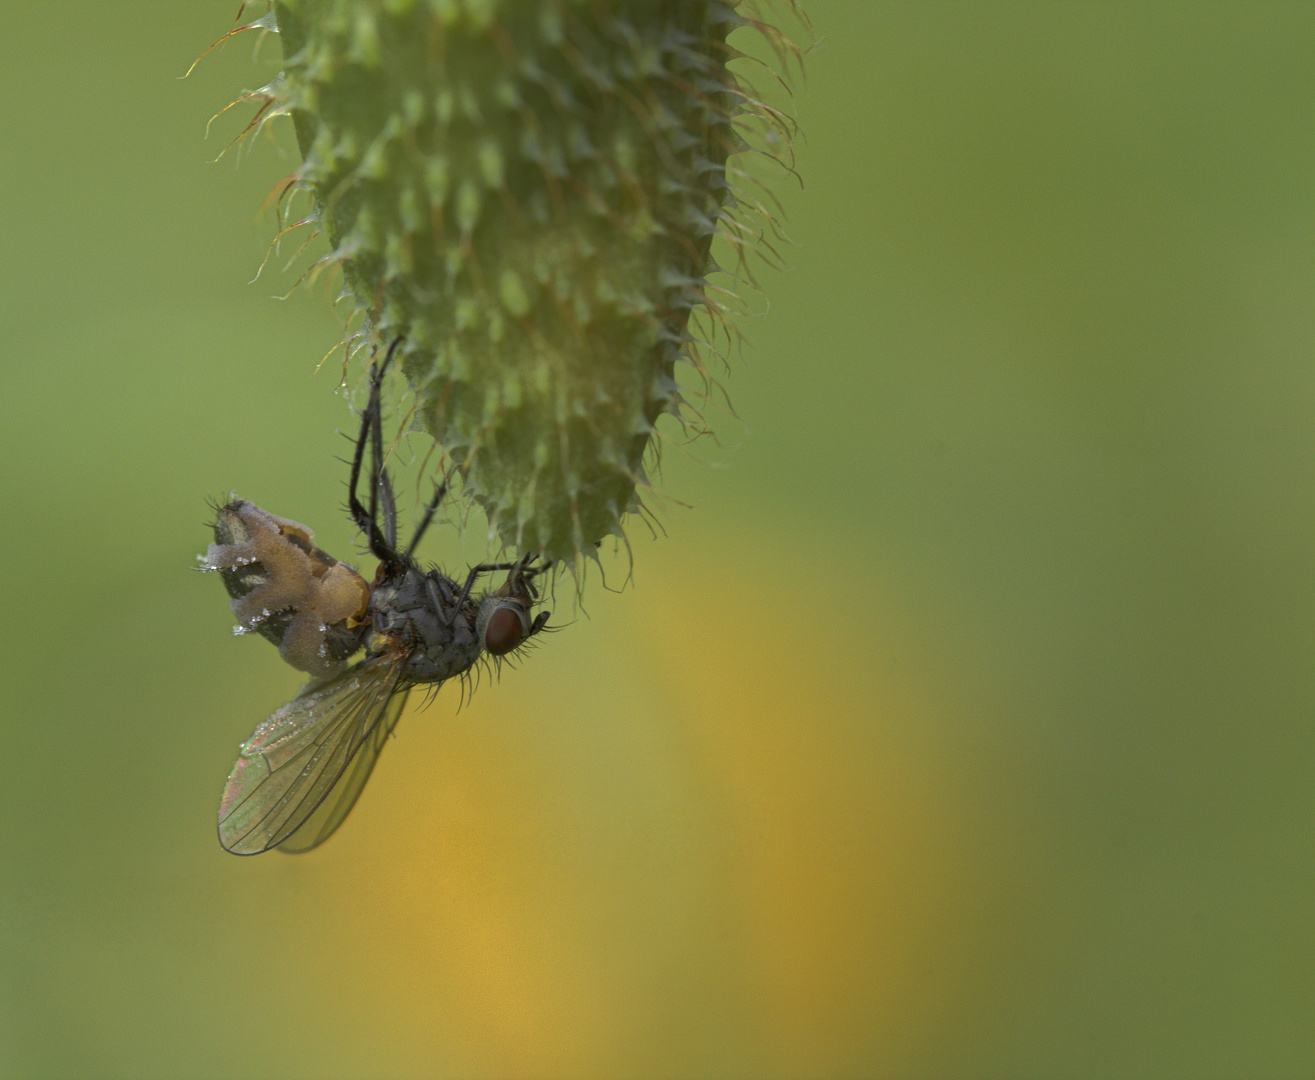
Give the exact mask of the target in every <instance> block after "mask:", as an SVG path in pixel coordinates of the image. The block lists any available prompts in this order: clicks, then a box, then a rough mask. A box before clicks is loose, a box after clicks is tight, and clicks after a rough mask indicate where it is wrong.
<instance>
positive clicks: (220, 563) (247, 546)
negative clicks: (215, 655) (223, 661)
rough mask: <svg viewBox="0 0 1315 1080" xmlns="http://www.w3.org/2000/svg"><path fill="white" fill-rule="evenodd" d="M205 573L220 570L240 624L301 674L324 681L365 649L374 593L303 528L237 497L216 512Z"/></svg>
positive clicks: (362, 579)
mask: <svg viewBox="0 0 1315 1080" xmlns="http://www.w3.org/2000/svg"><path fill="white" fill-rule="evenodd" d="M214 533H215V543H213V544H211V545H210V547H209V550H207V552H206V555H205V559H204V565H203V566H202V567H201V569H203V570H218V571H220V572H221V573H220V576H221V577H222V578H223V581H224V586H225V588H227V589H228V594H229V596H231V597H232V598H233V600H232V603H231V604H230V605H229V606H230V607H232V609H233V614H234V615H236V616H237V619H238V629H239V632H249V631H255V632H256V633H259V634H261V635H262V636H263V637H265V638H266V639H268V640H269V641H272V642H273V643H274V644H275V645H277V646H278V650H279V655H281V656H282V657H283V659H284V660H286V661H287V662H288V663H289V664H291V665H292V666H293V667H295V668H297V669H298V670H299V671H305V672H308V673H309V674H311V675H315V676H318V677H324V676H326V675H332V674H334V673H335V672H337V671H339V670H341V668H342V665H343V661H345V660H346V659H347V658H348V657H349V656H351V655H352V653H354V652H356V650H357V649H359V648H360V647H361V639H362V636H363V634H364V631H365V625H364V621H363V617H364V615H365V612H366V608H367V605H368V604H369V600H370V588H369V586H368V585H367V584H366V583H365V579H364V578H362V577H361V576H360V575H359V574H358V573H357V572H356V571H355V570H353V569H352V568H351V567H350V566H348V565H347V564H346V563H343V562H339V561H338V560H337V559H335V558H333V556H331V555H329V554H328V553H327V552H324V551H322V550H320V549H319V548H317V547H315V545H314V544H313V543H311V538H312V536H313V535H314V534H313V533H311V531H310V530H309V529H308V528H306V526H304V525H299V524H298V523H297V522H295V521H289V520H288V519H286V518H279V517H275V516H274V515H273V514H270V513H267V512H266V511H264V510H262V509H261V508H260V507H258V506H256V505H255V503H251V502H247V501H246V500H244V499H234V500H233V501H231V502H229V503H228V504H227V505H225V506H221V507H219V508H218V509H217V512H216V515H215V525H214Z"/></svg>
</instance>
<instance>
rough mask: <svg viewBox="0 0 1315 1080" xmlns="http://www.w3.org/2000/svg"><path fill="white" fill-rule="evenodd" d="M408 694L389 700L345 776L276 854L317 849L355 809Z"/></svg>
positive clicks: (396, 694)
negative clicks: (380, 717) (353, 808)
mask: <svg viewBox="0 0 1315 1080" xmlns="http://www.w3.org/2000/svg"><path fill="white" fill-rule="evenodd" d="M408 693H410V688H409V687H407V688H405V689H402V690H398V691H397V692H396V693H394V694H393V696H392V697H391V698H389V699H388V704H387V705H386V706H385V707H384V714H383V718H382V719H381V720H380V721H379V722H378V723H377V724H375V725H374V731H373V732H371V733H370V735H368V736H367V737H366V739H365V742H364V744H363V745H362V746H361V748H360V749H359V750H357V751H356V756H355V757H354V758H353V759H352V762H351V764H350V765H348V766H347V774H346V775H345V776H344V777H343V778H342V779H341V780H339V781H338V783H337V784H336V785H335V786H334V788H333V789H332V790H331V791H330V792H329V794H328V795H327V796H326V797H325V799H324V801H323V802H321V803H320V805H319V806H318V807H317V808H316V809H315V810H314V811H313V812H312V813H311V816H310V817H308V818H307V819H306V821H305V822H304V823H303V824H302V825H301V827H300V828H298V829H297V831H296V832H295V833H293V834H292V835H291V836H289V837H288V838H287V839H286V840H284V841H283V843H281V844H280V845H279V851H283V852H286V853H287V854H289V855H300V854H301V853H302V852H303V851H310V849H311V848H315V847H319V846H320V845H321V844H322V843H324V841H326V840H327V839H328V838H329V837H330V836H332V835H333V834H334V832H335V831H336V830H337V828H338V826H339V825H341V824H342V823H343V822H344V821H345V820H346V819H347V815H348V814H350V813H351V811H352V807H353V806H355V805H356V800H357V799H358V798H360V795H361V791H362V789H364V787H365V782H366V781H367V780H369V779H370V773H372V772H373V771H374V763H375V762H376V761H378V760H379V753H380V751H382V750H383V748H384V746H385V744H386V743H387V742H388V737H389V736H390V735H391V734H392V733H393V728H395V727H397V721H398V720H399V719H400V718H401V716H402V709H403V708H404V707H405V706H406V696H407V694H408Z"/></svg>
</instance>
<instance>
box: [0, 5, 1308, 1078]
mask: <svg viewBox="0 0 1315 1080" xmlns="http://www.w3.org/2000/svg"><path fill="white" fill-rule="evenodd" d="M236 6H237V5H236V3H234V2H233V0H224V2H222V3H211V2H193V3H188V4H178V3H160V2H156V3H144V2H142V3H131V4H100V3H65V2H51V3H41V4H15V3H5V4H4V25H5V33H4V34H3V36H0V55H2V56H3V60H2V62H0V86H2V88H3V93H2V94H0V100H3V102H4V105H3V116H4V125H3V126H4V139H3V142H4V146H3V151H2V152H0V275H2V276H3V282H4V287H3V289H0V312H3V322H4V325H5V327H6V330H5V334H4V339H3V340H4V344H3V346H0V350H2V351H0V373H2V374H3V379H2V380H0V478H2V479H0V526H2V528H0V545H2V546H3V547H2V550H3V560H2V562H0V565H3V569H4V581H5V584H4V586H3V591H2V593H0V595H3V597H4V601H5V602H4V610H5V614H6V623H7V627H8V635H7V636H8V640H7V645H6V647H5V649H4V651H3V654H0V701H2V702H3V706H2V707H0V717H3V725H4V732H5V746H6V750H5V770H4V771H5V773H6V777H5V780H4V783H3V784H0V1074H3V1075H5V1076H15V1077H86V1076H97V1077H125V1078H142V1077H276V1076H277V1077H380V1076H391V1077H441V1076H453V1077H603V1076H635V1077H648V1076H652V1077H672V1076H698V1077H718V1076H726V1077H731V1076H734V1077H764V1078H767V1077H802V1076H809V1077H903V1078H919V1077H1051V1078H1061V1077H1083V1078H1090V1077H1124V1076H1157V1077H1197V1078H1200V1077H1236V1076H1257V1077H1259V1076H1265V1077H1304V1076H1311V1075H1313V1074H1315V1064H1312V1063H1313V1062H1315V1023H1312V1017H1313V1016H1315V930H1313V929H1312V928H1313V925H1315V800H1313V796H1312V779H1315V724H1312V706H1313V705H1315V680H1313V675H1315V665H1312V662H1311V660H1312V651H1313V650H1315V633H1313V631H1315V589H1313V588H1312V583H1313V582H1315V573H1313V570H1315V7H1312V5H1310V4H1307V3H1265V2H1261V0H1246V2H1242V3H1228V4H1219V3H1206V2H1195V0H1194V2H1191V3H1160V2H1151V0H1144V2H1141V3H1137V4H1124V3H1063V4H1059V3H1054V4H1048V3H1027V4H1014V3H979V4H970V3H952V4H941V3H935V2H929V0H916V2H912V3H883V2H876V0H849V2H842V0H810V3H809V4H808V9H809V12H810V15H811V18H812V22H813V26H814V35H815V37H816V38H817V39H818V40H819V44H818V45H817V47H816V48H815V49H814V51H813V53H812V55H811V56H810V58H809V61H808V65H807V68H808V74H807V81H806V83H800V84H797V89H796V94H795V106H794V107H795V109H796V110H797V114H798V116H799V119H800V120H801V122H802V124H803V127H804V130H805V132H806V139H804V140H801V141H800V143H799V146H798V149H799V154H800V169H801V172H802V174H803V177H804V183H805V188H806V190H800V188H799V186H798V185H797V184H794V185H792V184H791V183H789V182H786V183H782V184H781V185H779V186H780V190H781V194H782V198H783V201H784V202H785V204H786V209H787V211H788V214H789V219H790V220H789V230H790V232H791V235H792V237H793V239H794V241H795V246H794V247H792V248H790V249H788V250H787V251H786V253H785V258H786V261H787V263H788V270H787V272H785V273H770V272H768V273H765V274H764V275H763V284H764V288H765V294H766V299H767V300H768V301H769V302H770V311H769V312H768V313H766V314H765V315H762V316H761V317H753V318H750V319H747V320H745V321H744V322H743V323H742V328H743V331H744V334H745V337H746V339H747V348H746V350H745V354H744V356H743V358H742V359H740V360H738V361H737V362H736V366H735V369H734V371H733V374H731V375H730V376H729V377H728V379H727V380H726V382H727V385H728V389H729V391H730V394H731V397H732V399H733V401H734V404H735V407H736V410H737V412H738V414H739V416H740V417H741V418H742V420H743V422H742V423H741V422H737V421H735V420H734V419H733V418H729V417H727V418H723V422H722V424H721V433H722V436H723V444H724V445H723V446H721V447H718V446H714V445H711V444H706V445H705V444H697V445H695V446H693V447H689V448H681V447H679V446H672V447H669V448H668V451H667V453H666V456H665V469H664V478H663V490H664V491H666V492H668V493H669V494H670V495H672V496H673V497H675V498H678V499H680V500H683V501H684V502H687V503H690V504H692V508H684V507H681V506H676V505H674V504H673V505H672V507H671V509H670V510H669V512H668V513H667V514H666V516H665V518H664V524H665V528H666V530H667V535H666V536H665V537H660V538H659V539H657V540H653V539H651V538H650V537H649V536H648V535H647V533H646V532H645V531H644V529H643V528H642V526H637V527H636V528H635V529H634V530H632V540H633V548H634V578H633V584H632V585H631V586H630V587H628V588H627V589H625V590H624V591H623V592H620V593H612V592H609V591H607V590H605V589H603V588H601V587H600V584H601V583H600V581H599V580H598V579H597V578H596V577H595V578H593V579H591V581H590V583H589V585H588V587H587V589H586V594H585V604H584V609H585V610H584V611H582V612H577V611H575V610H574V609H573V607H572V605H571V603H570V599H569V596H563V595H560V594H559V596H558V601H557V605H556V607H557V609H558V610H559V611H560V612H561V615H562V618H561V619H559V620H558V621H563V622H565V621H568V620H571V621H570V625H568V626H566V627H565V628H564V629H563V630H562V631H561V632H560V633H559V634H557V635H555V636H553V637H551V638H550V639H549V640H547V641H545V642H544V644H543V646H542V648H540V649H539V650H538V651H537V652H536V653H535V654H534V655H532V656H530V657H529V658H528V659H527V660H526V662H525V663H524V664H523V665H522V666H521V668H520V669H519V670H515V671H508V672H506V673H504V676H503V678H502V679H501V682H500V683H498V684H497V685H492V686H491V685H487V684H486V685H484V686H482V687H481V688H480V690H479V692H478V693H477V694H476V695H475V696H474V700H473V702H472V703H471V704H470V705H469V706H468V707H466V708H464V709H463V710H461V711H458V710H457V698H458V695H457V694H456V693H455V692H454V690H453V688H449V689H448V690H445V691H444V692H443V693H441V694H440V695H439V696H438V698H437V700H436V701H435V702H434V703H433V704H432V705H430V706H429V707H428V708H427V709H426V710H423V711H412V712H410V713H408V715H407V716H406V717H405V718H404V720H403V722H402V724H401V726H400V728H399V732H398V737H397V739H396V740H395V742H394V743H393V744H392V745H391V747H390V748H389V750H388V752H387V753H386V754H385V755H384V757H383V759H382V761H381V763H380V766H379V768H378V770H377V771H376V773H375V776H374V779H373V780H372V781H371V784H370V787H369V790H368V791H367V792H366V794H365V797H364V798H363V799H362V801H361V803H360V805H359V806H358V807H357V809H356V811H355V812H354V814H353V816H352V818H351V820H350V821H349V822H348V824H347V825H346V826H345V827H344V829H343V830H342V831H341V833H339V834H338V836H336V837H335V838H334V839H333V841H332V842H331V843H329V844H328V845H327V846H325V847H324V848H322V849H321V850H319V851H317V852H316V853H314V854H312V855H307V856H301V857H295V858H290V857H285V856H282V855H279V854H270V855H267V856H263V857H260V858H255V859H236V858H233V857H232V856H229V855H227V854H225V853H224V852H222V851H221V850H220V848H219V846H218V844H217V843H216V840H215V836H214V815H215V808H216V803H217V800H218V796H219V791H220V788H221V786H222V783H223V780H224V778H225V776H226V775H227V772H228V770H229V767H230V765H231V763H232V760H233V758H234V756H235V752H236V748H237V745H238V743H239V742H241V741H242V740H243V739H245V738H246V737H247V735H248V734H249V733H250V732H251V730H252V728H253V727H254V726H255V724H256V723H257V722H258V721H259V720H260V719H262V718H263V717H264V716H265V715H266V714H267V713H268V712H269V711H270V710H271V709H272V708H273V707H275V706H276V705H278V704H279V703H280V702H282V701H283V700H285V699H286V698H287V697H288V696H290V695H291V694H292V693H293V692H294V691H295V689H296V687H297V685H298V682H299V679H298V676H297V674H296V673H295V672H292V671H291V670H290V669H288V668H286V667H284V666H283V665H282V664H281V663H280V661H279V660H278V658H277V656H276V654H275V652H274V650H273V649H272V648H270V647H269V646H268V645H267V644H266V643H265V642H263V641H261V640H258V639H254V638H234V637H233V635H232V634H231V624H232V619H231V617H230V615H229V612H228V609H227V605H226V603H225V600H226V597H225V596H224V594H223V590H222V588H220V585H219V583H218V582H217V581H215V580H213V579H212V578H210V577H206V576H202V575H199V574H195V573H192V572H191V570H189V567H190V566H193V565H194V560H195V556H196V555H197V554H198V553H199V552H201V551H202V550H204V546H205V544H206V542H207V534H206V529H205V526H204V523H205V522H206V520H207V517H208V510H207V508H206V505H205V499H206V497H207V495H209V496H218V495H222V494H224V493H226V492H227V491H229V490H230V489H236V490H237V491H238V492H239V493H240V494H241V495H243V496H244V497H247V498H251V499H253V500H255V501H256V502H258V503H259V504H261V505H262V506H265V507H267V508H268V509H270V510H272V511H273V512H275V513H278V514H281V515H284V516H288V517H292V518H296V519H298V520H301V521H304V522H306V523H307V524H309V525H310V526H311V527H313V528H315V529H316V531H317V535H318V538H319V540H320V541H321V542H322V543H323V544H324V546H325V547H326V548H328V549H329V550H331V551H333V552H335V553H338V554H339V555H340V556H347V555H349V554H350V553H351V552H352V551H353V550H354V548H353V538H352V535H351V529H350V527H349V526H348V524H347V522H346V521H345V519H344V518H343V517H342V515H341V514H340V513H339V510H338V507H339V506H340V504H341V502H342V498H343V482H344V479H345V470H344V469H343V468H342V467H341V466H339V465H338V464H336V463H335V462H334V460H333V456H334V455H335V454H340V453H342V452H343V446H344V444H343V442H342V441H341V439H340V438H339V436H338V435H337V434H336V432H337V431H338V430H344V431H346V430H350V429H352V428H353V427H354V420H353V419H352V416H351V414H350V413H349V412H348V410H347V408H346V405H345V403H344V401H343V399H342V398H341V397H339V396H336V395H335V393H334V388H335V384H336V382H337V370H336V367H335V365H334V363H333V362H332V361H331V362H330V363H328V364H326V365H325V366H324V367H323V368H322V369H319V370H318V371H317V363H318V361H319V358H320V357H321V356H322V355H323V354H324V353H325V352H327V351H328V350H329V348H330V346H331V345H332V344H333V342H334V340H335V339H336V337H337V335H338V333H339V326H338V323H337V322H336V320H335V316H334V315H333V313H332V311H331V310H330V306H329V303H328V299H327V298H326V296H325V294H324V290H323V289H319V290H312V291H310V292H309V293H302V294H298V295H296V296H294V297H293V298H291V299H289V300H286V301H282V302H279V301H275V300H273V299H271V297H272V296H273V295H274V294H281V293H285V292H287V291H288V289H289V288H291V286H292V283H293V281H294V280H295V276H286V275H280V274H278V273H277V272H270V273H268V274H267V276H265V277H263V278H262V279H261V280H260V281H259V282H257V283H256V284H255V285H249V284H248V281H249V280H250V278H251V277H252V275H253V273H254V271H255V268H256V266H257V265H258V264H259V262H260V259H261V257H262V255H263V252H264V248H265V245H266V243H267V242H268V240H269V239H270V237H271V235H272V233H273V228H274V227H273V223H272V221H271V219H270V218H269V217H268V216H267V215H262V214H261V212H260V204H261V201H262V199H263V198H264V195H265V193H266V192H267V191H268V190H269V188H270V186H271V185H272V184H273V183H274V181H275V180H276V179H277V178H278V177H279V176H281V175H283V174H285V173H286V172H288V171H290V170H291V168H293V167H294V165H295V158H294V157H293V156H292V155H291V154H290V143H289V141H288V140H287V138H286V133H285V134H284V136H283V137H282V138H281V139H274V140H261V141H259V142H257V143H256V144H254V145H253V146H252V147H251V152H250V154H249V155H246V156H244V159H243V161H242V162H241V164H240V167H237V168H235V166H234V161H233V159H232V156H231V155H230V156H229V157H226V158H225V159H224V160H222V161H221V162H220V163H218V164H207V163H206V162H207V160H208V159H209V158H213V157H214V156H215V154H216V153H218V151H219V150H220V149H221V148H222V146H223V143H224V142H225V141H226V140H227V139H228V138H229V137H231V136H232V135H233V134H234V133H235V132H236V131H237V130H238V128H239V127H240V125H241V122H242V120H241V119H238V118H237V116H236V114H229V115H228V116H227V117H226V118H224V119H222V120H221V121H219V122H217V124H216V127H215V131H214V133H213V134H212V136H211V139H210V141H209V142H203V141H202V135H203V131H204V125H205V121H206V119H207V118H208V117H209V116H210V114H211V113H213V112H215V111H216V110H217V109H218V108H220V107H221V106H222V105H223V104H224V103H226V102H227V101H228V100H229V99H230V98H231V97H232V96H233V95H234V93H235V92H237V91H239V90H241V89H243V88H250V87H254V86H257V85H259V84H260V83H261V82H263V81H265V79H267V78H268V77H269V75H270V74H271V73H272V72H273V71H274V70H275V68H276V65H277V58H278V49H277V43H276V42H273V41H270V42H266V43H265V45H264V46H263V47H262V49H261V52H260V54H259V55H258V56H256V57H255V58H254V59H253V55H252V46H253V40H252V39H251V38H250V37H248V38H244V39H238V40H237V41H235V42H233V43H230V44H229V45H228V46H226V47H225V48H224V49H222V50H220V51H219V52H217V53H215V54H212V55H211V56H210V57H208V58H207V59H206V60H205V61H204V63H202V64H201V65H200V67H199V68H198V69H197V71H196V73H195V74H194V75H193V76H192V77H191V78H190V79H188V80H186V81H179V79H178V76H179V75H181V74H182V73H183V72H184V71H185V70H186V68H187V66H188V64H189V63H190V62H191V61H192V59H193V58H194V57H195V56H196V55H197V54H198V53H199V52H201V50H202V49H204V48H205V46H206V45H208V44H209V43H210V42H211V41H213V40H214V39H215V38H216V37H218V36H219V35H220V34H221V33H223V32H224V31H225V30H226V29H227V28H228V27H229V26H230V25H231V20H232V17H233V14H234V9H235V8H236ZM686 450H688V452H686ZM427 554H429V555H430V556H432V557H434V558H436V559H441V560H442V561H443V562H444V563H445V564H447V565H449V566H463V565H465V564H466V563H469V562H472V561H476V560H478V559H479V558H480V557H481V556H482V554H483V546H482V533H481V530H480V529H478V528H473V529H471V530H469V531H468V532H467V534H466V537H465V539H464V540H458V539H457V538H456V535H455V531H454V530H452V529H447V528H445V529H444V530H442V535H441V537H440V538H439V539H438V541H437V542H436V543H435V544H434V545H433V546H432V547H431V548H430V549H429V550H428V552H427ZM608 566H609V579H608V583H609V584H610V585H613V586H616V585H619V584H620V582H621V581H622V580H623V579H624V578H625V574H626V566H627V564H626V561H625V559H624V557H622V558H620V559H616V560H613V561H611V562H609V563H608ZM567 592H568V593H569V590H567ZM417 696H418V695H417Z"/></svg>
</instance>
